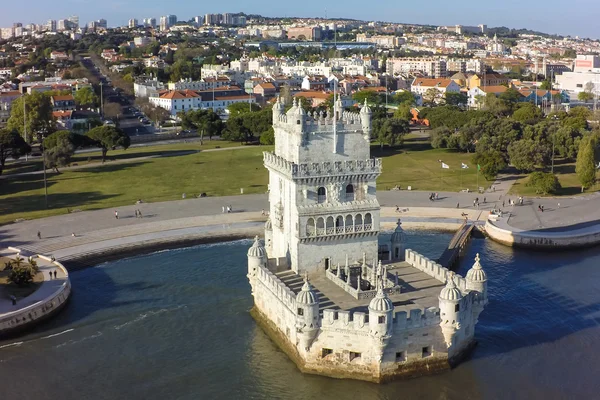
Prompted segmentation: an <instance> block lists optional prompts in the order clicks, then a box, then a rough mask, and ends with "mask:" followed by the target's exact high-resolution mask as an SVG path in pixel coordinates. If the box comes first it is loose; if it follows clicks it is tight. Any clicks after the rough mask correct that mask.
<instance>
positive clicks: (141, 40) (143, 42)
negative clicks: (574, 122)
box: [133, 36, 153, 47]
mask: <svg viewBox="0 0 600 400" xmlns="http://www.w3.org/2000/svg"><path fill="white" fill-rule="evenodd" d="M152 41H153V40H152V38H149V37H147V36H138V37H136V38H133V43H134V44H135V47H144V46H148V45H149V44H150V43H152Z"/></svg>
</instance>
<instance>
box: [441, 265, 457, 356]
mask: <svg viewBox="0 0 600 400" xmlns="http://www.w3.org/2000/svg"><path fill="white" fill-rule="evenodd" d="M462 298H463V295H462V293H461V292H460V289H459V288H457V287H456V284H455V283H454V273H453V272H449V273H448V276H447V277H446V287H444V288H443V289H442V291H441V292H440V295H439V301H440V319H441V321H440V327H441V328H442V334H443V335H444V342H446V346H447V347H448V348H450V346H452V345H453V344H454V336H455V334H456V332H457V331H458V330H459V329H460V322H459V316H460V307H461V300H462Z"/></svg>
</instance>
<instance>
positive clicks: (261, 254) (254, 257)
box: [248, 236, 267, 283]
mask: <svg viewBox="0 0 600 400" xmlns="http://www.w3.org/2000/svg"><path fill="white" fill-rule="evenodd" d="M266 263H267V251H266V250H265V248H264V246H263V245H262V243H261V242H260V240H259V239H258V236H256V237H255V238H254V244H253V245H252V247H250V248H249V249H248V279H250V282H251V283H252V280H253V279H254V278H255V277H256V274H257V272H258V268H259V267H260V266H265V265H266Z"/></svg>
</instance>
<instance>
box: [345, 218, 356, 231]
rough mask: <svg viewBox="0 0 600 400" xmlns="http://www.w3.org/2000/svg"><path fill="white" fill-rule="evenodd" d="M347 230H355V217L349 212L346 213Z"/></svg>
mask: <svg viewBox="0 0 600 400" xmlns="http://www.w3.org/2000/svg"><path fill="white" fill-rule="evenodd" d="M345 226H346V232H352V231H353V230H354V218H352V215H350V214H348V215H346V224H345Z"/></svg>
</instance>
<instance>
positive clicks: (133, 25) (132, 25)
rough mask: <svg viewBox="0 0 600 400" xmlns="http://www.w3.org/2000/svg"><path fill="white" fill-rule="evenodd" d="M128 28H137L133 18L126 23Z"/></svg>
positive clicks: (135, 20) (136, 21)
mask: <svg viewBox="0 0 600 400" xmlns="http://www.w3.org/2000/svg"><path fill="white" fill-rule="evenodd" d="M128 26H129V29H132V28H137V26H138V20H137V19H135V18H132V19H130V20H129V23H128Z"/></svg>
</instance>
